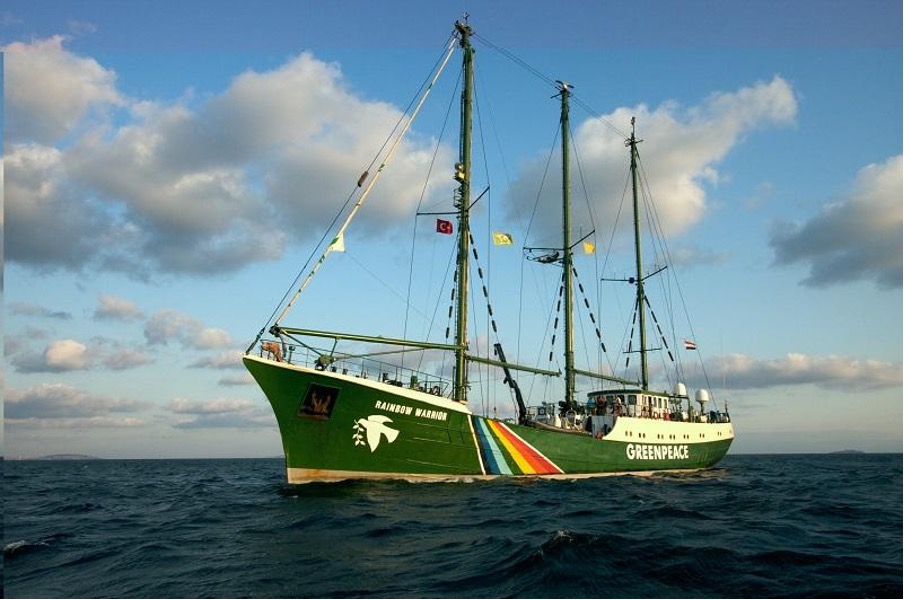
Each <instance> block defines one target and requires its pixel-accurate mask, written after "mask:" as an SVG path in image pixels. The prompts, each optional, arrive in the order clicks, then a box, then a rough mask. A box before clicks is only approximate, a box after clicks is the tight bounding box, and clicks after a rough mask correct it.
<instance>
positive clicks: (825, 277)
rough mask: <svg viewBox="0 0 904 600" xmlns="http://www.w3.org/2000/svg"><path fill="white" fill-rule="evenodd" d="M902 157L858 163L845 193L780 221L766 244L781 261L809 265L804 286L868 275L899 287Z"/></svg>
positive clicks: (885, 285)
mask: <svg viewBox="0 0 904 600" xmlns="http://www.w3.org/2000/svg"><path fill="white" fill-rule="evenodd" d="M902 189H904V175H902V156H901V155H898V156H893V157H891V158H889V159H888V160H886V161H885V162H884V163H881V164H871V165H869V166H867V167H865V168H863V169H862V170H861V171H860V172H859V173H858V174H857V179H856V181H855V182H854V185H853V186H852V190H851V191H850V193H849V194H847V195H846V196H845V197H843V198H841V199H840V200H838V201H836V202H832V203H829V204H827V205H826V206H825V207H823V209H822V211H820V213H819V214H817V215H815V216H813V217H812V218H811V219H810V220H809V221H807V222H806V223H804V224H791V223H780V224H779V225H778V226H777V227H776V229H775V231H774V232H773V234H772V240H771V242H770V244H771V245H772V248H773V250H775V261H776V263H777V264H780V265H788V264H794V263H804V264H808V265H809V267H810V273H809V275H808V276H807V277H806V278H805V279H804V280H803V283H804V284H805V285H809V286H815V287H824V286H827V285H832V284H836V283H844V282H850V281H857V280H872V281H874V282H875V283H876V285H877V286H878V287H880V288H885V289H890V288H900V287H901V278H902V253H901V248H902V241H904V235H902V230H904V216H902V214H904V208H902V202H901V190H902Z"/></svg>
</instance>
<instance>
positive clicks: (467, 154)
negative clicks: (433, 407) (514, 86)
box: [452, 21, 474, 402]
mask: <svg viewBox="0 0 904 600" xmlns="http://www.w3.org/2000/svg"><path fill="white" fill-rule="evenodd" d="M455 28H456V29H457V30H458V33H459V36H460V45H461V49H462V55H463V56H462V79H463V83H462V91H461V134H460V140H459V149H458V164H456V165H455V180H456V181H458V189H457V190H456V191H455V208H456V209H458V253H457V256H458V258H457V262H458V264H457V269H456V276H455V287H456V291H457V293H456V306H455V315H456V316H455V369H454V373H453V379H452V399H453V400H457V401H459V402H467V400H468V365H467V362H468V274H469V262H470V261H469V259H468V252H469V250H470V237H471V232H470V222H469V216H470V208H471V206H470V205H471V107H472V96H473V87H474V49H473V48H472V47H471V34H472V33H473V31H472V29H471V27H470V25H468V24H467V23H466V22H465V23H462V22H461V21H456V22H455Z"/></svg>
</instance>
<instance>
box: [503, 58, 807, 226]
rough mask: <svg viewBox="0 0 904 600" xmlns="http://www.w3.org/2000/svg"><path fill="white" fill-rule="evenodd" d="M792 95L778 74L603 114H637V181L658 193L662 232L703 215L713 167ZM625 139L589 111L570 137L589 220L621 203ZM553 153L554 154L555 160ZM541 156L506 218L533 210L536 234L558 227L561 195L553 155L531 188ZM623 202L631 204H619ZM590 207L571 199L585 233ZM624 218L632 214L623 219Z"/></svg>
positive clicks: (782, 119)
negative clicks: (684, 99) (694, 98)
mask: <svg viewBox="0 0 904 600" xmlns="http://www.w3.org/2000/svg"><path fill="white" fill-rule="evenodd" d="M796 114H797V99H796V97H795V94H794V91H793V90H792V88H791V85H790V84H789V83H788V82H787V81H786V80H785V79H783V78H782V77H780V76H775V77H774V78H773V79H772V81H769V82H760V83H757V84H755V85H753V86H750V87H745V88H742V89H739V90H737V91H734V92H725V93H717V94H714V95H712V96H710V97H709V98H707V99H706V100H705V101H703V102H702V103H701V104H699V105H698V106H695V107H691V108H682V107H680V106H678V105H676V104H674V103H665V104H662V105H660V106H659V107H657V108H655V109H651V108H649V107H647V106H645V105H640V106H636V107H633V108H619V109H617V110H615V111H613V112H612V113H611V114H609V115H604V116H603V118H604V119H605V121H607V122H608V123H614V124H616V126H618V127H619V128H620V129H621V130H622V131H630V122H631V118H632V117H636V118H637V124H638V125H637V126H638V137H639V138H643V139H646V140H648V143H646V144H640V147H639V151H640V154H641V157H642V163H643V164H645V165H648V169H646V170H644V171H643V172H642V176H641V185H642V186H644V187H645V189H646V190H647V192H648V193H650V194H652V196H653V197H654V198H655V199H656V201H657V202H656V208H657V213H658V216H659V222H660V223H661V225H662V227H663V233H664V234H665V235H667V236H668V235H675V234H678V233H681V232H682V231H684V230H686V229H687V228H688V227H690V226H691V225H693V224H694V223H696V222H697V221H699V220H700V218H701V217H702V216H703V215H704V213H705V211H706V208H707V204H706V185H708V184H714V183H717V182H718V181H719V178H720V174H719V171H718V169H717V168H716V167H717V165H718V163H719V161H721V160H722V159H723V158H724V157H725V156H726V155H727V154H728V153H729V152H730V151H731V149H732V148H733V147H734V146H735V145H737V144H738V143H740V142H741V141H742V140H743V139H744V136H745V135H746V134H748V133H750V132H751V131H754V130H756V129H759V128H762V127H768V126H775V125H784V124H788V123H791V122H793V120H794V118H795V116H796ZM624 141H625V140H624V139H623V138H622V137H621V136H618V135H614V134H613V133H612V132H611V131H610V130H609V125H607V124H606V123H604V122H602V121H600V120H598V119H588V120H586V121H584V122H583V123H580V124H579V125H578V126H577V127H576V129H575V131H574V138H573V143H574V145H575V147H576V148H577V152H576V154H577V155H578V156H579V157H580V160H581V165H582V172H583V175H584V179H585V181H586V184H587V189H588V193H589V195H590V196H591V203H592V207H591V209H592V211H593V221H595V222H597V223H599V222H616V220H617V216H618V213H619V210H620V206H621V205H622V197H623V194H622V191H623V190H626V189H628V190H630V188H626V185H629V183H628V161H629V157H628V152H627V150H626V149H625V145H624ZM556 160H559V163H558V165H556ZM545 161H546V159H545V157H544V158H543V159H542V160H541V159H538V160H537V161H536V162H534V163H533V164H530V165H528V167H527V168H526V169H524V170H523V173H522V174H521V176H520V177H519V178H518V179H517V180H516V181H515V182H514V183H513V185H512V190H511V214H510V216H511V217H512V218H519V217H520V216H523V215H530V214H533V205H534V203H535V202H536V204H537V206H538V212H537V214H536V215H535V216H534V217H533V223H534V225H533V226H532V230H533V231H532V235H533V236H536V237H538V238H540V239H544V238H547V237H553V238H555V239H557V237H558V235H559V234H558V233H557V230H556V229H555V223H559V222H561V217H560V216H559V214H558V211H560V210H561V209H560V208H557V207H560V205H561V202H560V200H558V198H559V197H560V194H561V185H562V184H561V160H560V159H559V157H556V159H554V160H553V164H552V165H550V168H549V173H548V174H547V175H546V182H545V184H544V185H543V190H542V195H541V197H540V199H539V201H538V200H537V190H538V189H540V181H541V178H542V177H543V176H544V170H545ZM621 210H623V211H624V210H630V209H628V208H622V209H621ZM590 217H591V215H590V214H588V213H587V211H586V210H582V208H581V203H573V216H572V219H573V224H574V227H575V229H576V230H577V229H579V228H580V229H581V230H582V231H583V232H584V233H587V232H588V231H590V230H591V228H592V225H591V218H590ZM621 221H622V222H623V223H625V226H626V227H627V225H628V224H629V221H630V219H622V220H621Z"/></svg>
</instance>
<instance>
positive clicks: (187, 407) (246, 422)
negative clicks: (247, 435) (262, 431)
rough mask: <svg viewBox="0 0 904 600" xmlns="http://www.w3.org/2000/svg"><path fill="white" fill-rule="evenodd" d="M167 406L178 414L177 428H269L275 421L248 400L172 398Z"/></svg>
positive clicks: (262, 409) (261, 408)
mask: <svg viewBox="0 0 904 600" xmlns="http://www.w3.org/2000/svg"><path fill="white" fill-rule="evenodd" d="M168 408H169V410H170V411H172V412H173V413H174V414H176V415H179V418H177V420H176V421H175V422H174V423H173V427H176V428H177V429H207V428H242V429H244V428H255V427H272V426H273V422H274V418H273V416H272V414H271V413H270V412H269V411H268V410H265V409H264V408H263V407H261V406H259V405H258V404H255V403H254V402H251V401H250V400H235V399H220V400H211V401H207V402H192V401H189V400H185V399H182V398H175V399H173V400H172V401H170V403H169V405H168Z"/></svg>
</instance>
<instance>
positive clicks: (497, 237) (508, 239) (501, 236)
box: [493, 231, 514, 246]
mask: <svg viewBox="0 0 904 600" xmlns="http://www.w3.org/2000/svg"><path fill="white" fill-rule="evenodd" d="M513 242H514V240H512V234H510V233H502V232H501V231H494V232H493V244H495V245H496V246H511V245H512V243H513Z"/></svg>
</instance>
